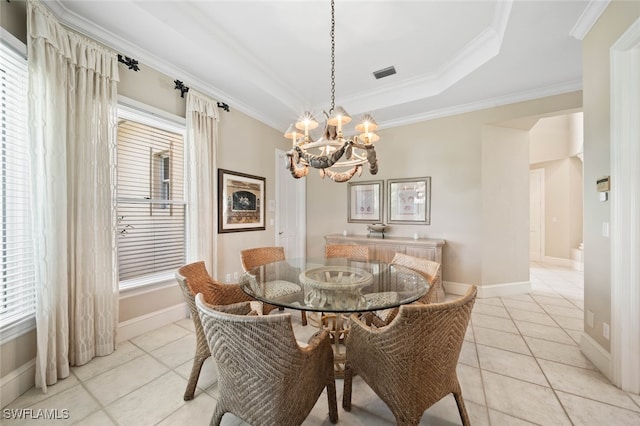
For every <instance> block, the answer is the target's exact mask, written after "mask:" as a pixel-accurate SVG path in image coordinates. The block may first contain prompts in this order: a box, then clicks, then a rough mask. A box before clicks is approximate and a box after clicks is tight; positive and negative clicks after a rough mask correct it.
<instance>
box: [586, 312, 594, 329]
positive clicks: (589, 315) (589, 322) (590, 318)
mask: <svg viewBox="0 0 640 426" xmlns="http://www.w3.org/2000/svg"><path fill="white" fill-rule="evenodd" d="M587 325H588V326H589V327H591V328H593V312H591V311H590V310H587Z"/></svg>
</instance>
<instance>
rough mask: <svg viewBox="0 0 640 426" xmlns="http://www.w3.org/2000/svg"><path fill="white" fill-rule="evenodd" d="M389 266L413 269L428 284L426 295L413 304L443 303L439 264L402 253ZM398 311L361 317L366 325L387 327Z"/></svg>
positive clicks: (372, 313)
mask: <svg viewBox="0 0 640 426" xmlns="http://www.w3.org/2000/svg"><path fill="white" fill-rule="evenodd" d="M391 264H392V265H399V266H404V267H405V268H409V269H413V270H414V271H416V272H418V273H419V274H420V275H422V276H423V277H424V278H425V279H426V280H427V282H428V283H429V290H427V294H425V295H424V296H422V297H421V298H420V299H418V300H417V301H416V302H415V303H433V302H444V301H445V294H444V291H443V289H442V277H441V271H442V267H441V265H440V263H438V262H434V261H433V260H428V259H422V258H419V257H414V256H409V255H406V254H403V253H396V254H395V256H394V257H393V259H392V260H391ZM398 309H399V308H392V309H384V310H381V311H375V312H367V313H366V314H364V316H363V317H364V318H365V320H366V321H367V323H370V324H373V325H375V326H376V327H384V326H385V325H388V324H389V323H390V322H391V321H392V320H393V318H395V316H396V315H398Z"/></svg>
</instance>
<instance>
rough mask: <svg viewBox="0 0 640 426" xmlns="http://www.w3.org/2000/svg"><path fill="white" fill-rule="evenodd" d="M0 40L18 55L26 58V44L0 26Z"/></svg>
mask: <svg viewBox="0 0 640 426" xmlns="http://www.w3.org/2000/svg"><path fill="white" fill-rule="evenodd" d="M0 40H2V43H4V44H5V45H7V46H8V47H9V48H11V49H13V50H14V51H16V52H17V53H18V55H20V56H22V57H23V58H24V59H27V45H26V44H24V43H23V42H22V41H21V40H19V39H18V38H16V36H14V35H13V34H11V33H10V32H9V31H7V30H5V29H4V28H2V27H0Z"/></svg>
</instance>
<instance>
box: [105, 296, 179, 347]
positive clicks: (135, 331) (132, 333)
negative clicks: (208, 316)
mask: <svg viewBox="0 0 640 426" xmlns="http://www.w3.org/2000/svg"><path fill="white" fill-rule="evenodd" d="M184 318H189V307H188V306H187V304H186V303H179V304H177V305H173V306H170V307H168V308H165V309H161V310H159V311H155V312H151V313H148V314H146V315H141V316H139V317H136V318H132V319H130V320H127V321H123V322H121V323H120V324H118V337H117V339H116V341H117V342H118V343H120V342H124V341H125V340H129V339H132V338H134V337H136V336H139V335H141V334H144V333H147V332H149V331H153V330H155V329H157V328H160V327H163V326H165V325H169V324H171V323H173V322H176V321H179V320H181V319H184Z"/></svg>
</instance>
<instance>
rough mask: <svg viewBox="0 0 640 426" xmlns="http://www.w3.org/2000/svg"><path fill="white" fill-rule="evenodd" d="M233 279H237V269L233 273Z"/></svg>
mask: <svg viewBox="0 0 640 426" xmlns="http://www.w3.org/2000/svg"><path fill="white" fill-rule="evenodd" d="M233 279H234V280H236V281H238V271H236V272H234V273H233Z"/></svg>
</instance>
